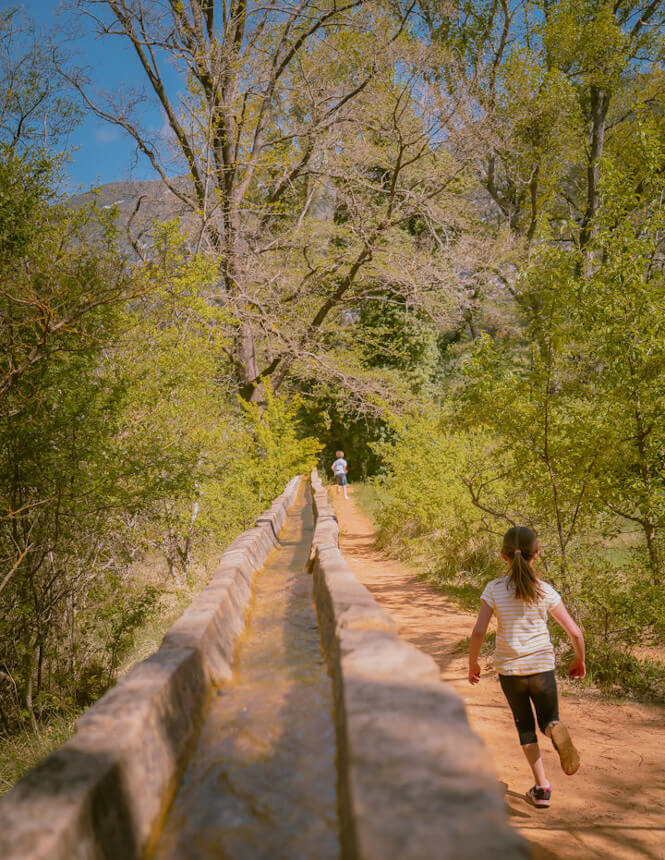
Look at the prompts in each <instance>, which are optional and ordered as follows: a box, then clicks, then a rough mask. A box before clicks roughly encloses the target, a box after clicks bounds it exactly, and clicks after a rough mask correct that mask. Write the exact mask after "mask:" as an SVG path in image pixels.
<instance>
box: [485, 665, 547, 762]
mask: <svg viewBox="0 0 665 860" xmlns="http://www.w3.org/2000/svg"><path fill="white" fill-rule="evenodd" d="M499 681H500V682H501V689H502V690H503V692H504V694H505V696H506V699H508V704H509V705H510V709H511V711H512V712H513V717H514V718H515V725H516V726H517V734H518V735H519V736H520V744H521V745H522V746H524V745H525V744H535V743H536V741H537V740H538V738H537V737H536V724H535V722H534V719H533V711H532V710H531V702H533V705H534V707H535V709H536V717H537V719H538V725H539V727H540V731H541V732H542V733H543V734H545V729H546V728H547V726H549V724H550V723H552V722H556V721H558V719H559V700H558V696H557V691H556V679H555V677H554V671H553V670H550V671H549V672H536V674H535V675H499Z"/></svg>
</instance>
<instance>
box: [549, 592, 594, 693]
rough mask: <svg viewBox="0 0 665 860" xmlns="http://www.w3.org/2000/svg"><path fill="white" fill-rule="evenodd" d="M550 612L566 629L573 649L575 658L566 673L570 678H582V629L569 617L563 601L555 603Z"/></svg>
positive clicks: (583, 665)
mask: <svg viewBox="0 0 665 860" xmlns="http://www.w3.org/2000/svg"><path fill="white" fill-rule="evenodd" d="M550 614H551V616H552V618H554V620H555V621H558V623H559V624H560V625H561V626H562V627H563V629H564V630H565V631H566V633H567V634H568V638H569V639H570V641H571V644H572V646H573V650H574V651H575V659H574V660H573V662H572V663H571V664H570V666H569V667H568V674H569V675H570V677H571V678H580V679H582V678H584V676H585V675H586V664H585V662H584V658H585V654H584V636H583V635H582V631H581V630H580V628H579V627H578V626H577V624H575V622H574V621H573V619H572V618H571V617H570V615H569V613H568V610H567V609H566V607H565V606H564V605H563V601H561V603H557V605H556V606H555V607H554V609H551V610H550Z"/></svg>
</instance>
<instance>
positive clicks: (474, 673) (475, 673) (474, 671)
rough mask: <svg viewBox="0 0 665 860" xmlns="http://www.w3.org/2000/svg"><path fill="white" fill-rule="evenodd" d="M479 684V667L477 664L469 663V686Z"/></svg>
mask: <svg viewBox="0 0 665 860" xmlns="http://www.w3.org/2000/svg"><path fill="white" fill-rule="evenodd" d="M479 682H480V666H479V665H478V663H469V684H478V683H479Z"/></svg>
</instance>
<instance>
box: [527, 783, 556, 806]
mask: <svg viewBox="0 0 665 860" xmlns="http://www.w3.org/2000/svg"><path fill="white" fill-rule="evenodd" d="M551 797H552V786H550V785H548V786H546V787H545V786H542V785H534V786H533V788H530V789H529V790H528V791H527V793H526V799H527V800H528V801H529V803H532V804H533V805H534V806H537V807H538V808H539V809H546V808H547V807H548V806H549V805H550V798H551Z"/></svg>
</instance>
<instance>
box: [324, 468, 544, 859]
mask: <svg viewBox="0 0 665 860" xmlns="http://www.w3.org/2000/svg"><path fill="white" fill-rule="evenodd" d="M311 481H312V496H313V503H314V511H315V516H316V526H315V531H314V540H313V546H312V556H311V567H312V574H313V577H314V599H315V604H316V609H317V615H318V619H319V627H320V631H321V638H322V644H323V648H324V651H325V653H326V656H327V659H328V665H329V669H330V672H331V675H332V679H333V688H334V699H335V722H336V730H337V742H338V762H339V785H338V792H339V806H340V816H341V828H342V845H343V854H344V858H345V860H392V858H395V860H397V858H399V860H429V859H430V858H431V860H482V859H483V858H488V860H489V858H492V860H494V858H496V857H505V858H527V857H528V856H529V851H528V849H527V845H526V842H525V841H524V840H523V839H522V838H521V837H520V836H519V835H518V834H517V833H516V832H515V831H513V830H512V829H511V828H510V827H509V826H508V823H507V818H506V810H505V802H504V799H503V794H502V792H501V790H500V787H499V784H498V782H497V779H496V776H495V774H494V773H493V772H492V770H491V768H490V766H489V765H488V756H487V753H486V750H485V748H484V746H483V743H482V741H481V740H480V738H478V737H477V736H476V735H475V734H474V733H473V732H472V730H471V728H470V726H469V723H468V720H467V717H466V713H465V710H464V704H463V702H462V700H461V699H460V697H459V695H458V694H457V692H456V691H455V690H454V689H453V688H452V687H451V686H450V685H448V684H445V683H443V682H442V681H440V679H439V678H440V674H439V668H438V666H437V665H436V663H435V662H434V660H433V659H432V658H431V657H429V656H427V655H426V654H424V653H423V652H422V651H419V650H418V649H417V648H416V647H415V646H413V645H411V644H409V643H407V642H405V641H403V640H402V639H400V638H399V636H398V635H397V629H396V625H395V622H394V620H393V619H392V618H391V616H390V615H389V614H388V613H387V612H385V610H383V609H381V608H380V607H379V606H378V604H377V603H376V601H375V600H374V598H373V597H372V595H371V593H370V592H369V591H368V590H367V589H366V588H365V586H363V585H362V583H361V582H360V581H359V580H358V579H357V578H356V577H355V576H354V574H353V572H352V571H351V569H350V567H349V566H348V564H347V563H346V562H345V560H344V557H343V555H342V553H341V552H340V550H339V528H338V525H337V520H336V518H335V514H334V512H333V510H332V507H331V505H330V501H329V499H328V494H327V491H326V489H325V488H324V487H323V486H322V483H321V480H320V478H319V475H318V473H317V472H316V471H314V472H312V475H311Z"/></svg>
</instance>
